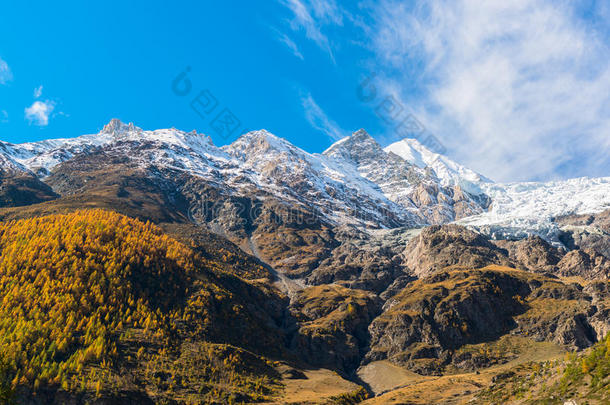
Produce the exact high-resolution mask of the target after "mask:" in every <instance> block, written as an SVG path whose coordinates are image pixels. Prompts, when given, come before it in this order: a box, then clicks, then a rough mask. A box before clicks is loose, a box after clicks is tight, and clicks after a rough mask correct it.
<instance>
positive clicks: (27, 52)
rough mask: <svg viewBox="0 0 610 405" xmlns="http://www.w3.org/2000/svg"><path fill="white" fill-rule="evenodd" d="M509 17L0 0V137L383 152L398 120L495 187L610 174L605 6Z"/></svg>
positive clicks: (518, 2)
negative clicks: (193, 138)
mask: <svg viewBox="0 0 610 405" xmlns="http://www.w3.org/2000/svg"><path fill="white" fill-rule="evenodd" d="M57 3H59V4H57ZM505 3H506V2H504V1H490V2H486V3H484V4H485V5H481V4H480V2H479V1H474V0H455V1H445V0H438V1H436V0H434V1H429V2H419V1H394V0H381V1H370V2H368V1H360V2H338V1H334V0H270V1H265V2H245V1H243V2H238V1H227V2H212V1H197V2H195V1H192V2H186V1H185V2H181V1H174V2H171V3H170V2H161V1H148V2H144V1H131V2H115V1H106V2H76V1H74V2H71V1H63V2H55V3H51V2H42V1H40V2H38V1H36V2H17V1H9V2H5V3H4V4H3V11H2V13H1V14H0V35H1V36H0V37H1V38H3V40H2V41H0V139H2V140H4V141H8V142H25V141H33V140H39V139H45V138H57V137H72V136H77V135H80V134H85V133H96V132H97V131H99V130H100V129H101V127H102V126H103V125H104V124H106V123H107V122H108V121H109V120H110V119H111V118H119V119H121V120H122V121H125V122H133V123H134V124H136V125H138V126H140V127H142V128H144V129H156V128H166V127H176V128H179V129H183V130H187V131H190V130H192V129H195V130H197V131H198V132H202V133H205V134H207V135H210V136H211V137H212V139H213V140H214V142H215V143H216V144H217V145H222V144H225V143H228V142H231V141H232V140H234V139H235V138H237V137H238V136H239V134H240V133H241V132H243V131H245V130H252V129H260V128H265V129H268V130H270V131H271V132H273V133H275V134H276V135H279V136H281V137H284V138H286V139H288V140H289V141H291V142H292V143H294V144H296V145H297V146H299V147H301V148H303V149H305V150H307V151H310V152H321V151H323V150H324V149H325V148H326V147H328V146H329V145H330V144H331V143H332V142H333V141H334V140H336V139H338V138H340V137H342V136H345V135H347V134H349V133H350V132H351V131H354V130H356V129H359V128H365V129H367V130H368V131H369V132H370V133H371V134H372V135H373V136H375V137H376V138H377V139H378V140H379V141H380V142H381V143H382V144H384V145H385V144H388V143H390V142H392V141H396V140H398V139H400V138H401V136H403V135H405V132H400V131H398V130H397V128H400V123H401V122H402V121H403V120H405V119H407V118H408V119H409V120H410V121H409V122H414V121H413V120H416V121H415V122H417V123H418V125H417V128H418V129H417V134H420V135H421V134H422V133H423V132H422V131H424V129H425V131H424V132H425V133H426V134H432V135H434V137H435V138H436V139H438V141H439V143H440V144H441V145H442V146H443V147H444V149H446V151H447V152H446V153H447V154H448V155H450V156H451V157H452V158H454V159H456V160H458V161H460V162H461V163H464V164H466V165H468V166H470V167H472V168H474V169H476V170H478V171H480V172H481V173H483V174H485V175H486V176H488V177H491V178H493V179H495V180H499V181H517V180H541V179H544V180H547V179H554V178H567V177H576V176H585V175H588V176H604V175H605V176H609V175H610V160H609V159H610V158H609V156H610V65H609V64H610V62H609V61H610V52H609V50H608V44H609V38H610V36H609V31H610V25H609V24H610V23H609V22H608V21H610V18H609V16H610V6H609V5H608V2H607V1H593V0H590V1H589V0H587V1H575V2H567V1H565V2H564V1H558V2H550V1H546V0H530V1H525V0H515V1H514V2H510V4H509V5H507V4H505ZM185 69H187V70H188V73H187V74H186V76H184V77H186V78H187V80H188V82H189V83H190V87H189V91H188V94H186V95H180V94H177V93H176V91H174V90H173V87H172V86H173V83H174V80H175V78H176V77H177V76H178V75H179V74H180V73H182V72H185ZM367 79H370V80H368V81H366V80H367ZM180 84H181V85H184V82H180ZM179 88H180V89H184V87H179ZM373 89H374V91H373V92H372V90H373ZM193 100H197V101H198V102H199V104H198V106H199V107H198V108H199V113H200V114H198V113H197V112H196V111H195V110H194V109H193V108H192V107H191V103H192V102H193ZM202 100H203V101H206V102H209V104H207V107H209V110H210V111H205V112H204V111H203V109H204V107H202V103H203V101H202ZM211 100H212V101H211ZM212 107H214V108H212ZM219 114H220V115H221V118H222V117H223V116H227V115H230V117H232V120H233V121H232V123H233V124H235V125H233V127H234V128H235V129H234V131H233V132H232V133H230V134H227V133H226V131H225V133H220V132H218V131H217V130H216V129H217V128H218V127H217V126H215V125H214V122H215V121H214V119H215V118H216V117H217V116H219ZM222 114H224V115H222ZM215 128H216V129H215ZM402 128H403V129H404V127H402ZM417 134H415V135H412V136H417Z"/></svg>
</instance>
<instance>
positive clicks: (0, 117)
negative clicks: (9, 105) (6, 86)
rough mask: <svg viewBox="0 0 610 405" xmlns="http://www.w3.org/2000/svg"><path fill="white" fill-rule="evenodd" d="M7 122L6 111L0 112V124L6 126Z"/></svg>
mask: <svg viewBox="0 0 610 405" xmlns="http://www.w3.org/2000/svg"><path fill="white" fill-rule="evenodd" d="M7 122H8V112H6V110H1V111H0V124H6V123H7Z"/></svg>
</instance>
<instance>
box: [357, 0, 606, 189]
mask: <svg viewBox="0 0 610 405" xmlns="http://www.w3.org/2000/svg"><path fill="white" fill-rule="evenodd" d="M575 4H577V3H568V2H566V1H560V2H551V1H550V0H515V1H510V2H506V1H485V2H481V1H478V0H455V1H453V0H452V1H449V0H434V1H431V2H424V1H418V2H415V3H411V2H410V3H407V2H398V1H394V0H384V1H381V2H375V3H371V4H370V5H369V7H370V9H371V10H372V11H373V15H374V18H373V19H374V24H373V25H372V26H371V27H370V29H369V30H368V31H367V33H368V35H369V37H370V39H371V40H372V44H373V45H372V49H373V51H374V52H375V56H376V58H375V59H376V61H378V62H380V63H381V66H380V70H381V71H383V72H384V73H385V74H383V73H380V76H382V77H383V80H382V82H383V84H382V86H383V88H384V90H385V91H387V92H389V93H391V94H396V95H397V96H399V97H400V98H401V100H402V101H403V102H404V103H405V104H406V105H407V106H408V107H410V108H411V109H413V110H414V111H415V112H416V115H417V116H418V117H421V119H422V121H424V122H425V123H426V125H428V126H429V127H430V130H431V131H432V132H433V133H435V134H436V135H437V136H438V137H439V138H440V139H441V140H442V142H443V143H444V144H445V146H447V148H448V149H449V150H450V154H452V156H453V157H455V158H456V159H458V160H460V161H462V162H463V163H465V164H467V165H469V166H471V167H473V168H475V169H477V170H479V171H481V172H482V173H484V174H486V175H488V176H489V177H492V178H494V179H496V180H502V181H513V180H527V179H546V178H552V177H574V176H580V175H610V50H609V49H608V46H607V44H605V43H604V40H603V38H604V35H603V34H601V33H600V32H599V30H598V29H597V28H596V27H595V26H594V25H592V24H587V22H586V21H584V20H582V19H580V17H578V16H577V13H576V12H575V11H576V10H575V9H574V8H573V7H575ZM602 12H605V11H600V12H599V13H602ZM607 24H608V23H607V22H606V26H605V29H608V25H607ZM414 88H415V89H416V91H414V90H413V89H414Z"/></svg>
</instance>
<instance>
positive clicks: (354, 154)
mask: <svg viewBox="0 0 610 405" xmlns="http://www.w3.org/2000/svg"><path fill="white" fill-rule="evenodd" d="M322 154H323V155H325V156H329V157H338V156H340V157H343V158H345V159H349V160H352V161H354V162H355V163H361V162H362V161H364V160H370V159H371V158H372V157H375V156H379V154H381V155H385V154H384V152H383V149H382V148H381V146H380V145H379V144H378V143H377V141H376V140H375V139H374V138H373V137H372V136H371V135H369V133H368V132H366V130H364V129H359V130H358V131H356V132H354V133H352V135H350V136H347V137H345V138H343V139H340V140H338V141H337V142H335V143H333V144H332V145H331V146H330V147H329V148H328V149H326V150H325V151H324V152H323V153H322Z"/></svg>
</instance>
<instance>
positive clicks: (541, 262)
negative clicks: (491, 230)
mask: <svg viewBox="0 0 610 405" xmlns="http://www.w3.org/2000/svg"><path fill="white" fill-rule="evenodd" d="M493 243H494V244H495V245H496V246H498V247H500V248H502V249H505V250H506V251H507V252H508V257H509V258H510V259H511V260H513V261H514V262H515V263H516V264H518V265H519V266H520V267H521V268H523V269H526V270H530V271H535V272H550V273H553V272H556V270H557V264H558V263H559V261H560V260H561V258H562V257H563V255H564V254H565V252H564V251H563V250H560V249H558V248H556V247H554V246H552V245H551V244H549V243H548V242H547V241H545V240H544V239H542V238H541V237H539V236H530V237H528V238H525V239H521V240H519V241H507V240H498V241H493Z"/></svg>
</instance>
